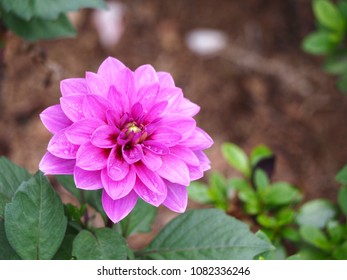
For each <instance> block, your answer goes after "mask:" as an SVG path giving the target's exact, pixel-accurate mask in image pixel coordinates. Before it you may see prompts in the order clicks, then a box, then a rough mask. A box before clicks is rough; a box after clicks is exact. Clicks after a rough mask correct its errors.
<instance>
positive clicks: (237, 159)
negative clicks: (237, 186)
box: [222, 143, 251, 177]
mask: <svg viewBox="0 0 347 280" xmlns="http://www.w3.org/2000/svg"><path fill="white" fill-rule="evenodd" d="M222 153H223V156H224V158H225V159H226V160H227V162H228V163H229V164H230V165H231V166H232V167H234V168H235V169H237V170H238V171H240V172H241V173H242V174H243V175H244V176H245V177H249V176H250V174H251V170H250V166H249V161H248V157H247V155H246V153H245V152H244V151H243V150H242V149H241V148H240V147H239V146H237V145H235V144H233V143H224V144H222Z"/></svg>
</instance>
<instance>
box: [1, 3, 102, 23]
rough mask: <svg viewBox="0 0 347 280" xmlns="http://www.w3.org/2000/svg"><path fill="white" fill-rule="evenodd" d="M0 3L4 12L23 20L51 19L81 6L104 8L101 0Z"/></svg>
mask: <svg viewBox="0 0 347 280" xmlns="http://www.w3.org/2000/svg"><path fill="white" fill-rule="evenodd" d="M1 5H2V7H3V8H4V10H5V11H6V12H13V13H15V14H16V15H17V16H18V17H20V18H22V19H25V20H30V19H31V18H33V17H36V18H42V19H50V20H52V19H56V18H57V17H58V16H59V15H60V14H61V13H66V12H68V11H77V10H79V9H81V8H105V3H104V1H103V0H72V1H71V0H54V1H52V0H26V1H23V0H2V3H1Z"/></svg>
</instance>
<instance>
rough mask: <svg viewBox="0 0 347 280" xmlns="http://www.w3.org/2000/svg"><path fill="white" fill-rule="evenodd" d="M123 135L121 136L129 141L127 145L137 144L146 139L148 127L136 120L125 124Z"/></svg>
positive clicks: (126, 141)
mask: <svg viewBox="0 0 347 280" xmlns="http://www.w3.org/2000/svg"><path fill="white" fill-rule="evenodd" d="M122 131H123V136H121V138H122V139H123V140H124V141H125V143H127V146H129V145H130V146H132V145H136V144H139V143H142V142H143V141H144V140H146V137H147V132H146V128H145V127H144V126H143V125H142V124H141V125H138V124H137V123H136V122H135V121H132V122H129V123H127V124H126V125H125V126H123V129H122Z"/></svg>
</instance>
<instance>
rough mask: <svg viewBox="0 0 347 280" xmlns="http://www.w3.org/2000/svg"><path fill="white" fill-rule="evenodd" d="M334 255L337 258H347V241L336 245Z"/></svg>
mask: <svg viewBox="0 0 347 280" xmlns="http://www.w3.org/2000/svg"><path fill="white" fill-rule="evenodd" d="M333 256H334V258H335V259H337V260H347V241H345V242H344V243H343V244H342V245H340V246H338V247H336V249H335V250H334V251H333Z"/></svg>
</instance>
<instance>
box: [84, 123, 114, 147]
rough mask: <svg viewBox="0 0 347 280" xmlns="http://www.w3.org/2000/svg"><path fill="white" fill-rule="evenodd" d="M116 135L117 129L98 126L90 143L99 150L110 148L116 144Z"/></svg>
mask: <svg viewBox="0 0 347 280" xmlns="http://www.w3.org/2000/svg"><path fill="white" fill-rule="evenodd" d="M117 133H119V129H118V128H115V127H111V126H109V125H103V126H100V127H98V128H97V129H96V130H95V131H94V133H93V135H92V138H91V142H92V144H93V145H94V146H96V147H99V148H112V147H113V146H114V145H116V144H117Z"/></svg>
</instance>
